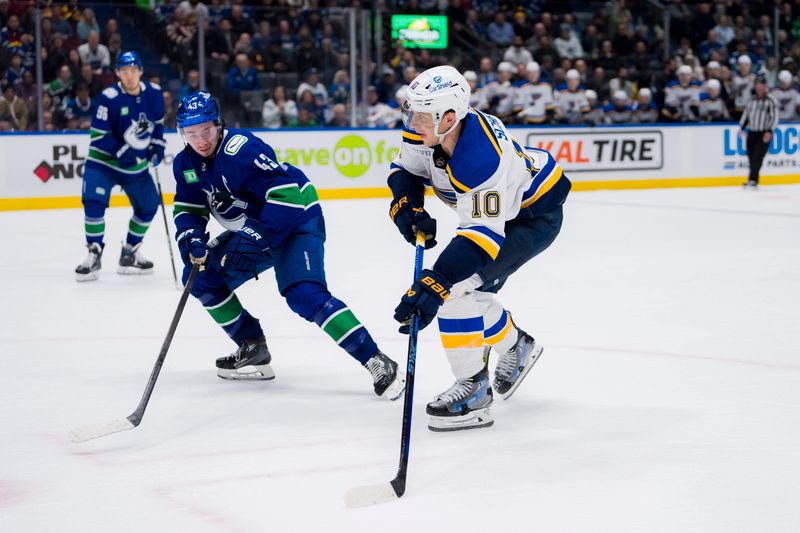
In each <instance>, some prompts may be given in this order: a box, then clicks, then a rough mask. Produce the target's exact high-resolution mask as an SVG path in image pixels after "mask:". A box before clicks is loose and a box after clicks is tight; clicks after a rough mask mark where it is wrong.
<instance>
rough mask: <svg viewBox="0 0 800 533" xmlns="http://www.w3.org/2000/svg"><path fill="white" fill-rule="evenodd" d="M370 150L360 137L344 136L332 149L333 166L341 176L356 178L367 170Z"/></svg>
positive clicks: (370, 156) (370, 160)
mask: <svg viewBox="0 0 800 533" xmlns="http://www.w3.org/2000/svg"><path fill="white" fill-rule="evenodd" d="M370 163H372V148H370V146H369V143H368V142H367V141H365V140H364V137H361V136H360V135H345V136H344V137H342V138H341V139H339V142H338V143H336V146H334V147H333V164H334V165H336V168H337V169H338V170H339V172H341V173H342V175H343V176H347V177H348V178H357V177H359V176H361V175H362V174H364V173H365V172H366V171H367V170H369V165H370Z"/></svg>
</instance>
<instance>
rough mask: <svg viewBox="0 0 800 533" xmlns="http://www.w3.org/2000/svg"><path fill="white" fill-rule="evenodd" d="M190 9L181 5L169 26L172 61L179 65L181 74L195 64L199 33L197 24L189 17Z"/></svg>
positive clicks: (168, 35)
mask: <svg viewBox="0 0 800 533" xmlns="http://www.w3.org/2000/svg"><path fill="white" fill-rule="evenodd" d="M190 11H191V8H190V7H185V6H184V4H183V3H181V4H180V5H179V6H178V7H177V8H176V9H175V17H174V18H173V19H172V22H170V23H169V24H167V30H166V31H167V40H168V41H169V46H170V49H169V52H170V57H171V59H172V60H173V61H174V62H175V63H177V64H178V66H179V67H180V69H181V72H186V71H187V70H189V68H190V65H191V64H192V63H193V59H194V55H195V51H196V47H195V46H194V45H193V43H194V40H195V39H194V37H195V34H196V33H197V22H196V20H195V19H193V18H191V17H190V16H189V12H190Z"/></svg>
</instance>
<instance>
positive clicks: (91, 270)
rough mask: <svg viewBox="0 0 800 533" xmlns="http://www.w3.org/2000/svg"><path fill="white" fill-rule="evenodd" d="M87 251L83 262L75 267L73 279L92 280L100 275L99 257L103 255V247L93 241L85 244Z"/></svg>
mask: <svg viewBox="0 0 800 533" xmlns="http://www.w3.org/2000/svg"><path fill="white" fill-rule="evenodd" d="M86 248H88V249H89V253H88V254H87V255H86V259H84V260H83V263H81V264H80V265H78V267H77V268H76V269H75V279H76V280H78V281H94V280H96V279H97V278H98V277H99V275H100V258H101V257H102V256H103V247H102V246H100V245H99V244H97V243H96V242H93V243H91V244H87V245H86Z"/></svg>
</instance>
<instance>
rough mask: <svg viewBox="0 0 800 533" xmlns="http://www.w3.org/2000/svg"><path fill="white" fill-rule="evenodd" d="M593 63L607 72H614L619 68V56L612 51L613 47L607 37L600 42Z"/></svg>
mask: <svg viewBox="0 0 800 533" xmlns="http://www.w3.org/2000/svg"><path fill="white" fill-rule="evenodd" d="M595 64H596V65H597V66H598V67H602V68H603V70H605V71H609V72H616V71H617V69H618V68H619V56H618V55H617V54H616V53H615V52H614V47H613V46H611V41H609V40H608V39H605V40H604V41H603V42H602V43H600V51H599V52H598V53H597V56H596V57H595Z"/></svg>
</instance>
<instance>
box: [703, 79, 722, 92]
mask: <svg viewBox="0 0 800 533" xmlns="http://www.w3.org/2000/svg"><path fill="white" fill-rule="evenodd" d="M706 87H708V90H709V91H717V92H719V91H720V90H722V84H721V83H720V82H719V80H718V79H716V78H711V79H710V80H708V81H707V82H706Z"/></svg>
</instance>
